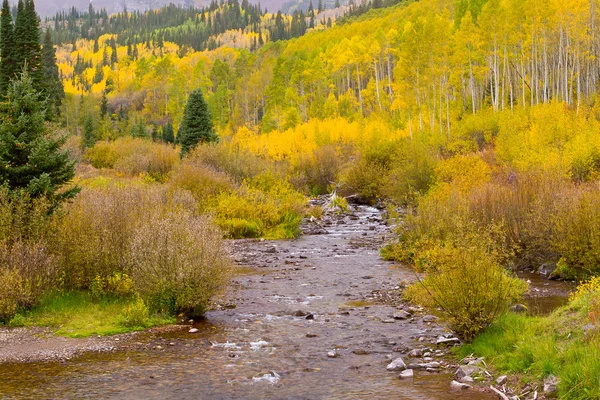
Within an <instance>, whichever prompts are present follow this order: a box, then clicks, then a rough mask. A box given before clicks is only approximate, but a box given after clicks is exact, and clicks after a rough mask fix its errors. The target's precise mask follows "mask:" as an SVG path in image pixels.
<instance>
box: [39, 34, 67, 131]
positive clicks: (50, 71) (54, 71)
mask: <svg viewBox="0 0 600 400" xmlns="http://www.w3.org/2000/svg"><path fill="white" fill-rule="evenodd" d="M42 71H43V74H44V78H45V85H44V88H43V89H44V94H45V95H46V96H47V97H48V113H47V115H46V118H47V119H48V120H52V119H54V117H56V116H59V115H60V107H61V105H62V101H63V99H64V98H65V90H64V87H63V84H62V81H61V79H60V76H59V74H58V66H57V65H56V53H55V51H54V43H52V37H51V35H50V30H46V35H45V36H44V45H43V47H42Z"/></svg>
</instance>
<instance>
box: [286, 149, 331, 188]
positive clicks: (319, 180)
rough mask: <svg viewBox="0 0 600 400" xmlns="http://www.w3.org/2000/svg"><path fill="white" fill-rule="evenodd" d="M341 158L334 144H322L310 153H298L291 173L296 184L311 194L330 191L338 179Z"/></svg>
mask: <svg viewBox="0 0 600 400" xmlns="http://www.w3.org/2000/svg"><path fill="white" fill-rule="evenodd" d="M341 167H342V160H341V157H340V155H339V154H338V151H337V149H336V148H335V147H334V146H331V145H329V146H323V147H319V148H318V149H316V150H315V151H314V152H313V153H312V154H307V155H300V157H299V159H298V161H297V162H296V165H294V167H293V171H292V174H294V175H296V177H295V181H296V186H297V187H301V188H305V189H306V190H307V191H308V192H309V193H310V194H311V195H314V196H316V195H321V194H326V193H329V192H330V189H331V186H332V184H334V183H335V182H337V181H338V176H339V174H340V172H341Z"/></svg>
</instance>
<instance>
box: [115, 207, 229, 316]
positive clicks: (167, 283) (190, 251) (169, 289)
mask: <svg viewBox="0 0 600 400" xmlns="http://www.w3.org/2000/svg"><path fill="white" fill-rule="evenodd" d="M128 247H129V248H128V252H127V257H126V260H127V271H130V273H131V276H132V278H133V283H134V288H135V291H136V293H138V294H139V295H140V296H141V297H142V298H143V299H144V300H145V302H146V303H147V304H148V305H149V306H150V307H151V308H152V309H154V310H158V311H163V312H171V313H172V312H177V313H183V314H185V315H186V316H189V317H196V316H201V315H202V314H204V312H205V311H206V309H207V307H208V303H209V300H210V299H211V297H212V296H213V295H215V294H216V293H218V292H219V291H220V290H222V289H223V288H224V287H225V285H226V284H227V282H228V279H229V273H230V262H229V258H228V254H227V252H226V251H225V248H224V246H223V240H222V234H221V232H220V231H219V230H218V229H215V228H214V226H213V224H212V223H211V221H209V220H208V219H207V218H205V217H194V216H193V215H192V214H190V213H186V212H177V213H167V214H165V215H162V216H161V215H154V216H151V217H150V218H149V220H148V222H147V223H146V224H144V225H143V226H140V227H139V228H138V229H137V230H136V231H135V233H134V235H133V237H132V240H131V241H130V243H129V246H128Z"/></svg>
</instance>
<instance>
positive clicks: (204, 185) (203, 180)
mask: <svg viewBox="0 0 600 400" xmlns="http://www.w3.org/2000/svg"><path fill="white" fill-rule="evenodd" d="M169 184H170V186H171V187H174V188H179V189H185V190H188V191H190V193H191V194H192V195H193V196H194V198H195V199H196V201H197V203H198V206H199V207H200V208H202V209H207V208H209V206H210V204H211V203H213V202H214V198H215V197H216V196H218V195H220V194H222V193H230V192H232V191H233V190H234V189H235V185H234V183H233V180H232V179H231V178H230V177H229V176H228V175H226V174H224V173H222V172H218V171H216V170H214V169H212V168H211V167H207V166H205V165H202V164H197V163H195V162H193V159H189V158H188V159H186V161H185V162H184V163H182V164H181V165H180V166H179V167H178V168H177V169H176V170H175V171H174V172H173V175H172V177H171V179H170V180H169Z"/></svg>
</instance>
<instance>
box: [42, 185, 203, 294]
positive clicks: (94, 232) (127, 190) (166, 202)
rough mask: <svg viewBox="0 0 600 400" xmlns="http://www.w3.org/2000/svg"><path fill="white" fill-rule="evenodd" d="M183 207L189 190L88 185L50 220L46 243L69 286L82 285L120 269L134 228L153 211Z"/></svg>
mask: <svg viewBox="0 0 600 400" xmlns="http://www.w3.org/2000/svg"><path fill="white" fill-rule="evenodd" d="M180 209H184V210H187V211H194V210H195V209H196V204H195V201H194V199H193V198H192V196H191V195H190V194H189V193H186V192H181V191H175V192H173V193H170V192H169V190H167V188H165V187H161V186H133V185H131V186H127V187H117V186H107V187H98V188H93V189H91V188H88V189H86V190H83V191H82V193H81V194H80V195H79V196H78V197H77V198H76V199H75V200H74V201H73V203H72V204H70V205H69V206H68V207H67V208H66V210H65V213H64V215H63V216H62V217H61V218H59V219H57V220H56V221H55V223H54V234H53V235H52V238H51V241H50V244H51V248H52V252H53V253H54V254H56V256H57V258H58V261H59V263H60V268H61V275H62V276H63V279H64V282H65V286H66V287H67V288H69V289H87V288H90V285H91V284H92V282H93V281H95V280H100V281H101V282H102V285H101V286H102V288H104V287H105V286H106V282H107V281H108V280H109V278H112V277H114V275H115V274H122V273H124V272H125V266H126V263H125V261H126V258H127V252H128V249H129V244H130V243H131V240H132V238H133V235H134V233H135V232H136V231H137V229H138V228H139V227H140V226H143V225H145V224H147V223H148V222H147V221H148V219H149V218H151V217H152V216H153V215H162V214H164V213H166V212H167V211H169V212H176V211H177V210H180Z"/></svg>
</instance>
